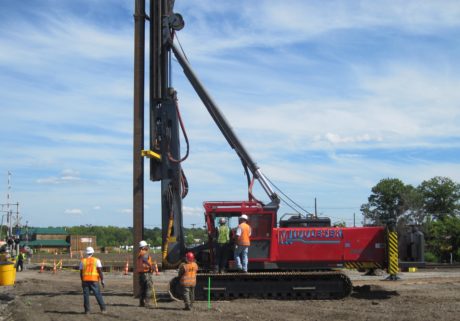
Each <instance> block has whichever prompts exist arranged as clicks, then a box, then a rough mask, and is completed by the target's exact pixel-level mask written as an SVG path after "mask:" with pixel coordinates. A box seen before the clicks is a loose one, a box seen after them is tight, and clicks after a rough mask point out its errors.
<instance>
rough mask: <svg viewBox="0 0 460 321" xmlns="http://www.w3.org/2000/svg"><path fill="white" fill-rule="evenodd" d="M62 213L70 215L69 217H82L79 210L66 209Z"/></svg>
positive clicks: (81, 212)
mask: <svg viewBox="0 0 460 321" xmlns="http://www.w3.org/2000/svg"><path fill="white" fill-rule="evenodd" d="M64 213H65V214H70V215H82V214H83V211H82V210H81V209H79V208H71V209H66V210H65V211H64Z"/></svg>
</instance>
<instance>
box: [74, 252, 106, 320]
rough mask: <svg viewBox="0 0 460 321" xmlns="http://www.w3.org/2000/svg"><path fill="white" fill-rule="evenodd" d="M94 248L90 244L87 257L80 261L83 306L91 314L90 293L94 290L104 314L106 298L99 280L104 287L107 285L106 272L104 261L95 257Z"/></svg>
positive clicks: (86, 312)
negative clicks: (100, 287) (104, 270)
mask: <svg viewBox="0 0 460 321" xmlns="http://www.w3.org/2000/svg"><path fill="white" fill-rule="evenodd" d="M93 254H94V249H93V248H92V247H91V246H89V247H87V248H86V257H85V258H83V259H81V262H80V278H81V286H82V288H83V306H84V308H85V314H90V311H91V309H90V304H89V293H90V291H92V292H93V293H94V296H95V297H96V300H97V303H98V304H99V307H100V308H101V312H102V313H103V314H105V313H107V310H106V306H105V303H104V299H103V298H102V294H101V292H100V290H99V280H101V285H102V287H105V283H104V274H103V273H102V263H101V261H100V260H99V259H98V258H95V257H93Z"/></svg>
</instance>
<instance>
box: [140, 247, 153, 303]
mask: <svg viewBox="0 0 460 321" xmlns="http://www.w3.org/2000/svg"><path fill="white" fill-rule="evenodd" d="M136 268H137V271H136V272H137V273H138V274H139V286H140V291H139V306H140V307H146V308H148V307H150V297H151V296H152V288H153V279H152V273H153V271H154V270H155V263H154V262H153V260H152V257H151V256H150V254H149V246H148V244H147V242H146V241H140V242H139V254H138V255H137V264H136Z"/></svg>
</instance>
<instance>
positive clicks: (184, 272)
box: [179, 252, 198, 310]
mask: <svg viewBox="0 0 460 321" xmlns="http://www.w3.org/2000/svg"><path fill="white" fill-rule="evenodd" d="M197 272H198V265H197V264H196V263H195V255H193V253H192V252H187V254H186V255H185V263H182V264H181V265H180V267H179V278H180V284H181V285H182V287H183V291H184V292H183V294H184V303H185V308H184V310H191V309H192V307H193V302H194V301H195V286H196V274H197Z"/></svg>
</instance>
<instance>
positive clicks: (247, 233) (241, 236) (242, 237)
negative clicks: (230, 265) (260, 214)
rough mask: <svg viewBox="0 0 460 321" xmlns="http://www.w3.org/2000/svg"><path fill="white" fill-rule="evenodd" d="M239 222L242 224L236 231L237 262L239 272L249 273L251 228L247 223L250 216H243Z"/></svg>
mask: <svg viewBox="0 0 460 321" xmlns="http://www.w3.org/2000/svg"><path fill="white" fill-rule="evenodd" d="M238 221H239V223H240V224H239V225H238V228H237V230H236V245H235V253H234V254H235V262H236V267H237V269H238V270H239V271H242V272H245V273H247V272H248V252H249V245H251V241H250V237H251V227H250V226H249V224H248V223H247V222H248V216H247V215H246V214H243V215H241V216H240V218H239V219H238Z"/></svg>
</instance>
